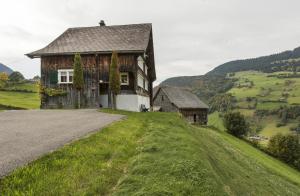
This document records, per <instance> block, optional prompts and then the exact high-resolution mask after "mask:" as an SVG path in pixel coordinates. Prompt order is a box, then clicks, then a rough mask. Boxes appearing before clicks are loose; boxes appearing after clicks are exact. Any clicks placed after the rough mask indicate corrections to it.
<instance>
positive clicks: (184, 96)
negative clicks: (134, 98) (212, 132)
mask: <svg viewBox="0 0 300 196" xmlns="http://www.w3.org/2000/svg"><path fill="white" fill-rule="evenodd" d="M153 105H154V107H157V108H160V111H162V112H180V113H181V114H182V115H183V116H184V117H185V118H186V119H187V120H188V121H189V122H192V123H199V124H207V115H208V106H207V105H206V104H205V103H203V102H202V101H201V100H200V99H199V98H198V97H197V96H196V95H195V94H193V93H192V92H190V91H188V90H186V89H182V88H178V87H171V86H161V87H159V88H158V90H157V91H156V93H155V94H154V98H153Z"/></svg>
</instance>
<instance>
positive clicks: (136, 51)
mask: <svg viewBox="0 0 300 196" xmlns="http://www.w3.org/2000/svg"><path fill="white" fill-rule="evenodd" d="M112 52H113V51H112V50H111V51H88V52H64V53H35V52H33V53H28V54H25V55H26V56H27V57H29V58H31V59H33V58H41V57H43V56H64V55H75V54H81V55H82V54H83V55H84V54H86V55H88V54H111V53H112ZM116 52H117V53H123V54H125V53H135V54H139V53H145V51H144V50H121V51H116Z"/></svg>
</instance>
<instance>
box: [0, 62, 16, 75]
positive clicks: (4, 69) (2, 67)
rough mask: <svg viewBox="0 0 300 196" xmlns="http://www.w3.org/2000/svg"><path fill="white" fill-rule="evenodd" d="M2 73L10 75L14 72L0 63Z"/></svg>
mask: <svg viewBox="0 0 300 196" xmlns="http://www.w3.org/2000/svg"><path fill="white" fill-rule="evenodd" d="M0 72H5V73H7V74H8V75H10V74H11V73H12V72H13V70H12V69H10V68H9V67H7V66H6V65H4V64H2V63H0Z"/></svg>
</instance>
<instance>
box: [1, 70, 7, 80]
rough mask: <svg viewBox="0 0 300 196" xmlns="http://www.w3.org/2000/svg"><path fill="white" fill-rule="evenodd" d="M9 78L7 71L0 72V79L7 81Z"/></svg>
mask: <svg viewBox="0 0 300 196" xmlns="http://www.w3.org/2000/svg"><path fill="white" fill-rule="evenodd" d="M7 80H8V75H7V73H5V72H0V81H2V82H6V81H7Z"/></svg>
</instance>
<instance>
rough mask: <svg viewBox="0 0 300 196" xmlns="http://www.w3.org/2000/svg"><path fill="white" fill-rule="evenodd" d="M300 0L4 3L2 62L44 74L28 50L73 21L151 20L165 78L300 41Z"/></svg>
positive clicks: (47, 0) (160, 73)
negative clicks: (28, 54)
mask: <svg viewBox="0 0 300 196" xmlns="http://www.w3.org/2000/svg"><path fill="white" fill-rule="evenodd" d="M58 5H59V6H58ZM299 6H300V1H298V0H287V1H283V0H264V1H261V0H252V1H241V0H226V1H224V0H189V1H188V2H186V1H181V0H164V1H161V0H152V1H146V0H126V1H123V0H101V1H99V0H43V1H41V0H26V1H18V0H10V1H4V2H2V5H1V8H2V11H1V12H0V61H1V62H3V63H5V64H7V65H9V66H11V67H12V68H13V69H17V70H20V71H22V72H24V74H25V76H26V77H32V76H34V75H36V74H39V70H40V67H39V61H38V60H31V59H29V58H27V57H25V56H24V54H25V53H28V52H31V51H34V50H37V49H40V48H42V47H44V46H46V45H47V44H49V43H50V42H51V41H52V40H54V39H55V38H56V37H57V36H59V35H60V34H61V33H62V32H63V31H65V30H66V29H67V28H69V27H75V26H95V25H98V22H99V20H101V19H104V20H105V21H106V23H107V24H108V25H112V24H130V23H144V22H151V23H153V32H154V48H155V60H156V70H157V79H158V80H157V82H156V83H158V82H160V81H162V80H164V79H166V78H168V77H172V76H179V75H201V74H205V73H206V72H208V71H210V70H211V69H212V68H213V67H215V66H217V65H219V64H221V63H225V62H226V61H229V60H234V59H239V58H248V57H256V56H261V55H267V54H272V53H275V52H280V51H283V50H287V49H293V48H294V47H297V46H299V45H300V36H299V34H300V27H299V25H297V24H300V17H299V15H300V14H299V11H298V8H299ZM8 19H9V20H8Z"/></svg>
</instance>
